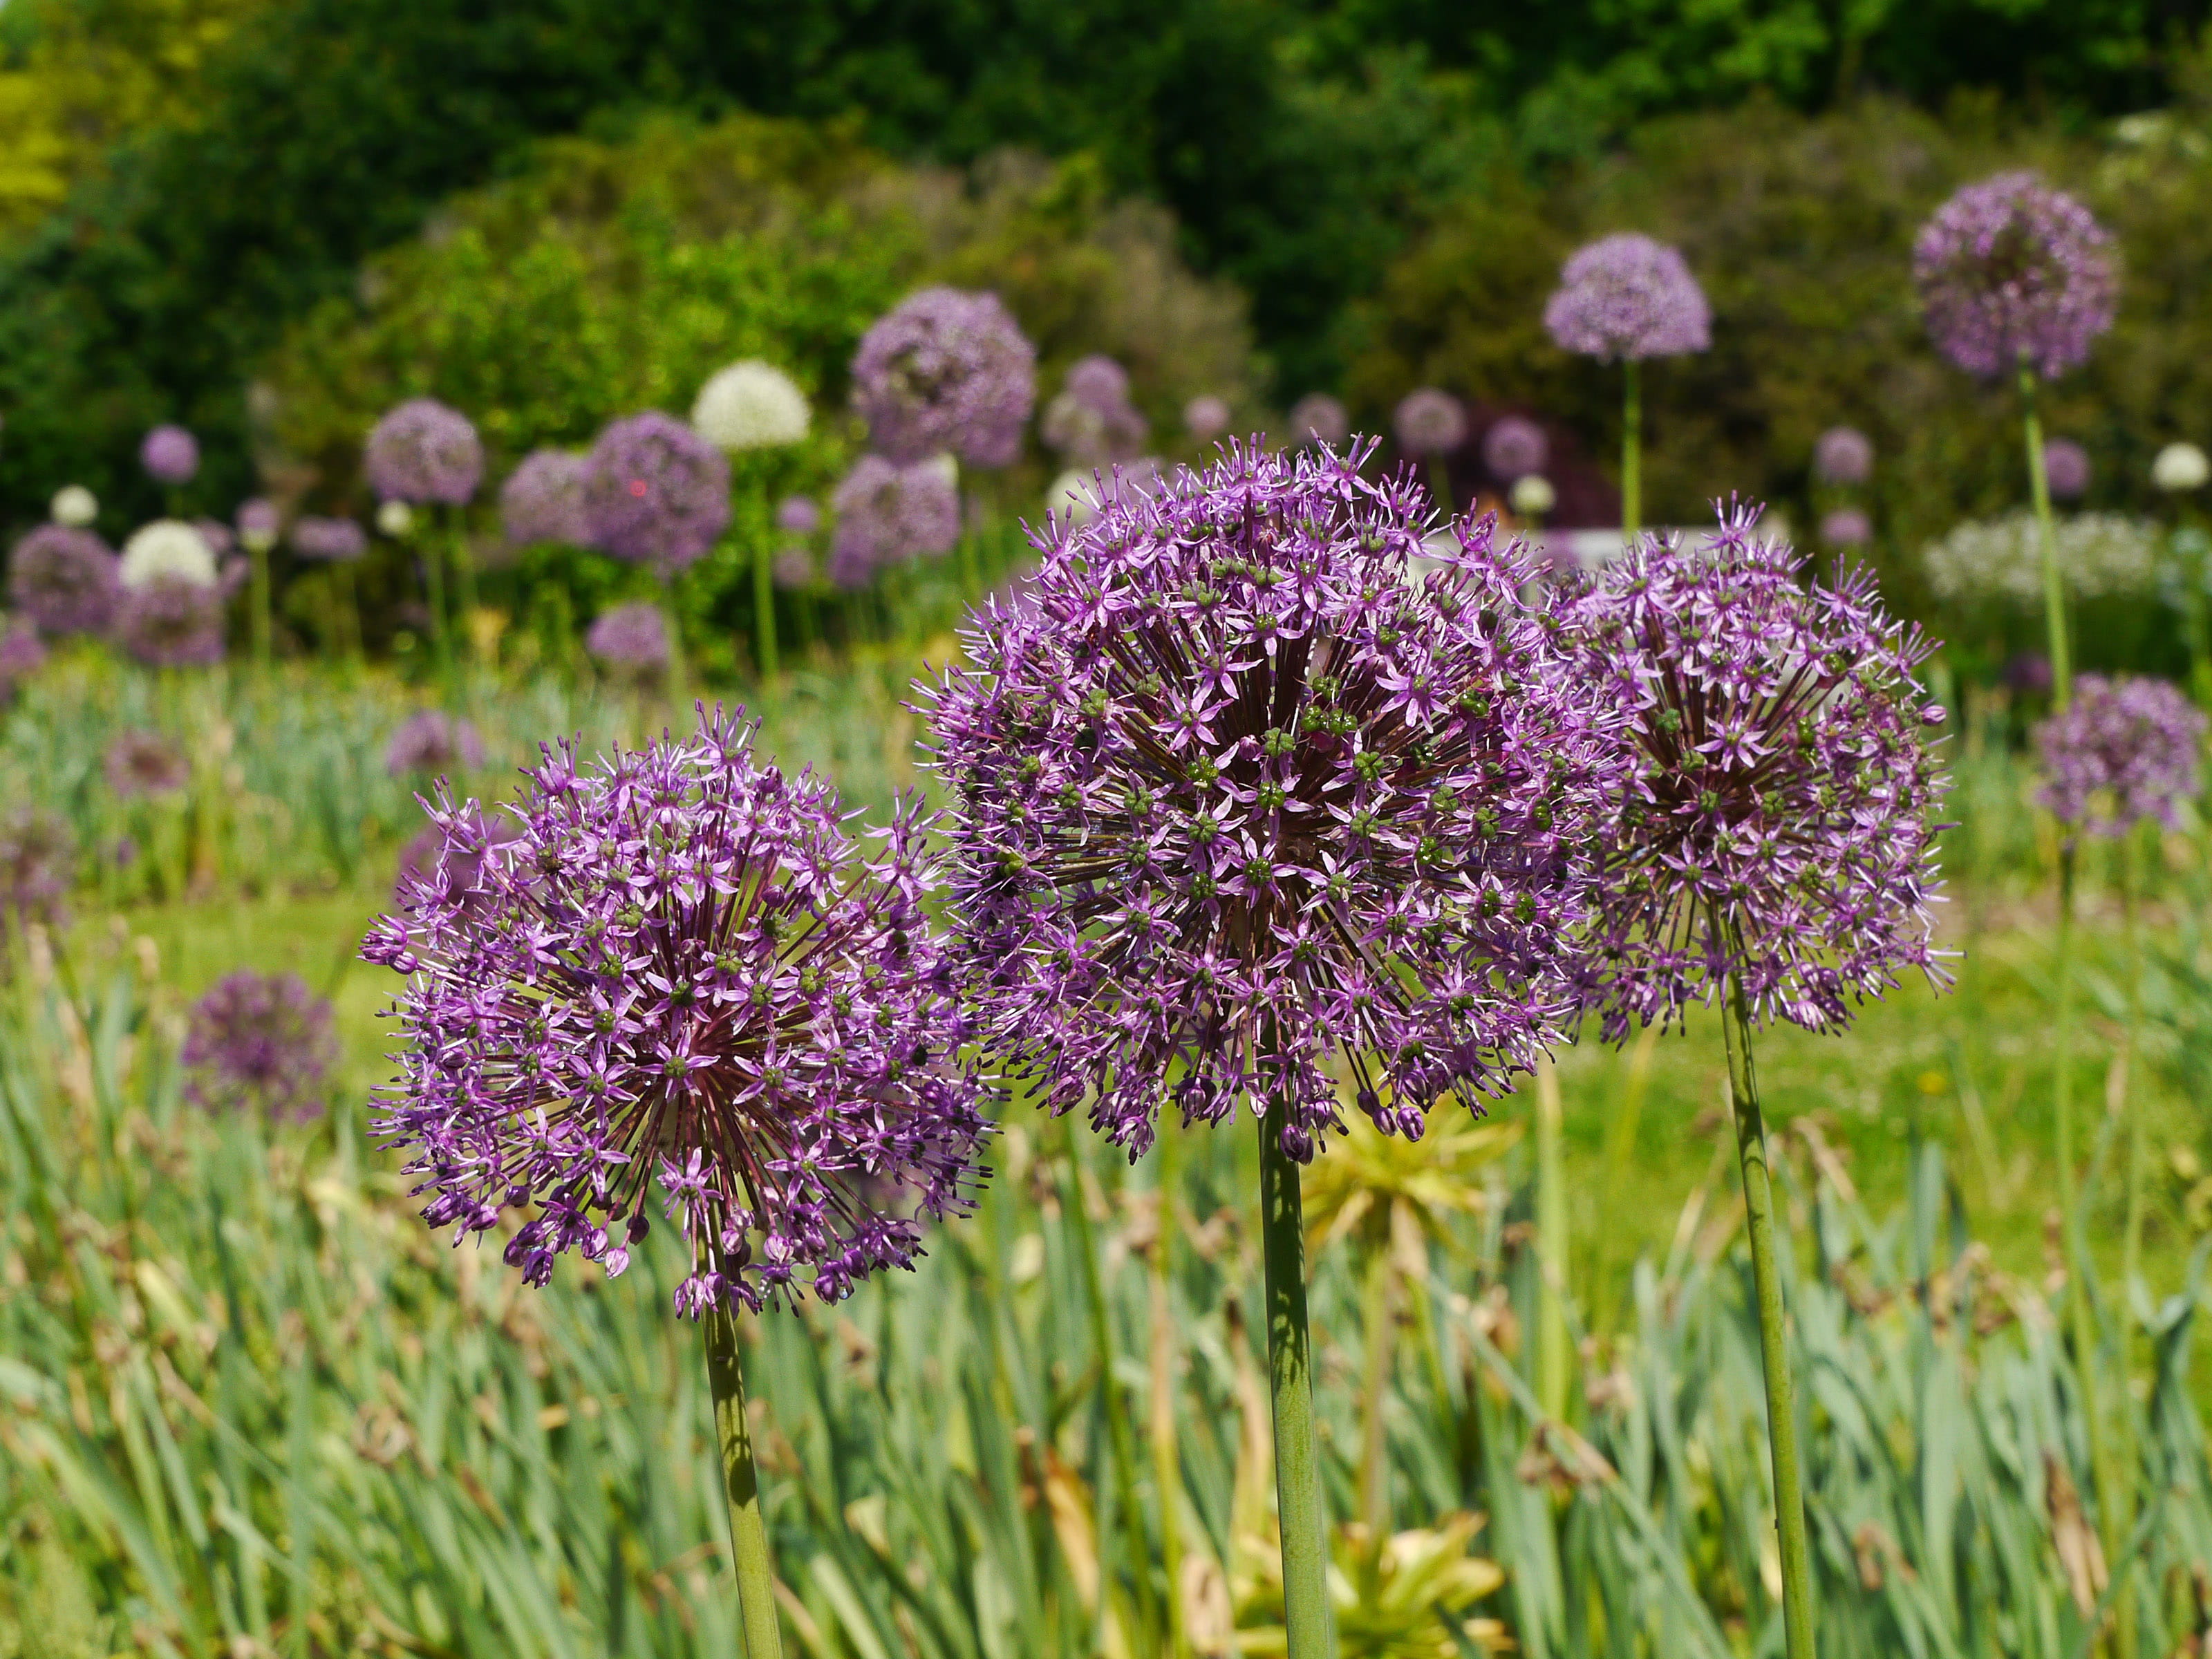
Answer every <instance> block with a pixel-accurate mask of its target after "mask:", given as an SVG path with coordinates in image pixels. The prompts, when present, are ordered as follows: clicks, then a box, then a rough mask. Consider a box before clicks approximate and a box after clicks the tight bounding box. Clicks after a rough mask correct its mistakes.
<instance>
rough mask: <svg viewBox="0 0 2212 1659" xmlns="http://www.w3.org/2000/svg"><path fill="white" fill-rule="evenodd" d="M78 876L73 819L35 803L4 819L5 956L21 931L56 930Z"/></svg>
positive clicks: (0, 820) (0, 860)
mask: <svg viewBox="0 0 2212 1659" xmlns="http://www.w3.org/2000/svg"><path fill="white" fill-rule="evenodd" d="M75 879H76V836H73V835H71V834H70V827H69V820H68V819H66V818H64V817H62V816H61V815H60V814H59V813H58V812H53V811H48V810H47V809H46V807H43V806H36V805H18V806H15V807H11V808H9V810H8V812H7V814H6V816H5V817H0V956H4V955H5V954H6V953H7V950H8V945H9V937H10V936H11V935H12V934H14V933H17V932H19V931H21V929H22V928H24V927H29V926H31V925H33V924H38V925H40V926H44V927H53V926H55V925H56V924H57V923H58V922H60V921H62V920H63V919H64V915H66V914H67V912H66V909H65V902H66V900H67V899H68V897H69V891H70V886H71V885H72V884H74V881H75Z"/></svg>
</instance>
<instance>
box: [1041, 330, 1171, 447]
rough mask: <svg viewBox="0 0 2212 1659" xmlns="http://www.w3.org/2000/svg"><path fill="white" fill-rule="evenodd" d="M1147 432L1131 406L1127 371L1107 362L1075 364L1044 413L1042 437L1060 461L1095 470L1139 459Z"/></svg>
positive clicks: (1090, 359) (1085, 359)
mask: <svg viewBox="0 0 2212 1659" xmlns="http://www.w3.org/2000/svg"><path fill="white" fill-rule="evenodd" d="M1150 430H1151V428H1150V427H1149V426H1147V425H1146V421H1145V417H1144V416H1142V415H1140V414H1139V413H1138V412H1137V410H1136V409H1135V407H1134V406H1133V404H1131V403H1130V402H1129V374H1128V371H1127V369H1125V368H1122V367H1121V364H1119V363H1117V362H1115V361H1114V360H1113V359H1112V358H1111V357H1104V356H1090V357H1083V358H1079V359H1078V360H1077V361H1076V362H1075V364H1074V365H1073V367H1072V368H1069V370H1068V371H1067V381H1066V389H1065V390H1063V391H1062V392H1060V396H1058V397H1057V398H1054V399H1053V400H1052V402H1051V404H1049V405H1048V407H1047V408H1046V410H1045V412H1044V425H1043V428H1042V435H1043V438H1044V441H1045V442H1046V444H1047V445H1048V446H1049V447H1051V448H1053V449H1054V450H1056V451H1057V452H1058V453H1059V454H1060V458H1061V459H1063V460H1066V461H1069V462H1073V463H1076V464H1079V465H1091V466H1096V465H1100V464H1102V463H1103V462H1106V461H1115V460H1128V459H1133V458H1134V457H1135V456H1136V455H1138V454H1139V453H1142V451H1143V449H1144V447H1145V437H1146V433H1148V432H1149V431H1150Z"/></svg>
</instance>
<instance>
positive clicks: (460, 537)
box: [444, 507, 477, 660]
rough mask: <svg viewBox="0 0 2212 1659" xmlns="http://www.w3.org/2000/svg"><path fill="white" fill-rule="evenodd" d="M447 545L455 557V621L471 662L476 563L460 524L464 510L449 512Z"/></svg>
mask: <svg viewBox="0 0 2212 1659" xmlns="http://www.w3.org/2000/svg"><path fill="white" fill-rule="evenodd" d="M445 511H446V525H445V529H446V534H445V538H444V539H445V543H446V545H447V547H448V548H450V549H451V550H453V621H454V623H455V625H456V626H457V627H458V628H459V630H460V640H459V645H460V650H461V654H462V655H463V656H464V657H465V658H468V659H471V660H473V659H474V653H475V651H476V633H475V628H476V623H475V617H476V614H477V562H476V560H475V558H474V557H472V556H471V554H470V552H469V538H468V535H467V532H466V531H465V527H464V526H463V524H462V521H461V510H460V508H459V507H447V509H446V510H445Z"/></svg>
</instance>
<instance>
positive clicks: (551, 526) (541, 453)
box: [499, 449, 592, 547]
mask: <svg viewBox="0 0 2212 1659" xmlns="http://www.w3.org/2000/svg"><path fill="white" fill-rule="evenodd" d="M591 471H592V463H591V459H590V457H588V456H585V455H579V454H577V453H575V452H574V451H573V450H568V449H534V450H532V451H531V453H529V454H527V455H526V456H524V457H523V458H522V464H521V465H520V466H517V467H516V468H515V469H514V471H512V472H510V473H508V474H507V482H506V483H503V484H501V486H500V489H499V517H500V523H501V527H502V528H503V529H504V530H505V532H506V535H507V544H508V545H509V546H510V547H529V546H532V545H533V544H537V543H540V542H557V543H562V544H565V545H567V546H569V547H583V546H586V545H588V544H589V543H590V542H591V539H592V530H591V525H590V523H589V521H588V520H586V518H585V516H584V481H585V480H586V478H588V477H590V476H591Z"/></svg>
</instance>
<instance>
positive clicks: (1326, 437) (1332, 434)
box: [1290, 392, 1352, 448]
mask: <svg viewBox="0 0 2212 1659" xmlns="http://www.w3.org/2000/svg"><path fill="white" fill-rule="evenodd" d="M1290 427H1291V447H1293V448H1295V447H1297V446H1298V445H1301V444H1309V443H1316V444H1340V443H1342V442H1343V441H1345V440H1346V438H1348V437H1350V436H1351V435H1352V417H1351V416H1349V415H1347V414H1346V413H1345V412H1344V405H1343V404H1340V403H1339V402H1337V400H1336V399H1335V398H1332V397H1330V396H1329V395H1328V393H1327V392H1307V393H1306V395H1305V396H1304V397H1303V398H1299V399H1298V400H1297V402H1296V403H1294V404H1291V414H1290Z"/></svg>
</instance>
